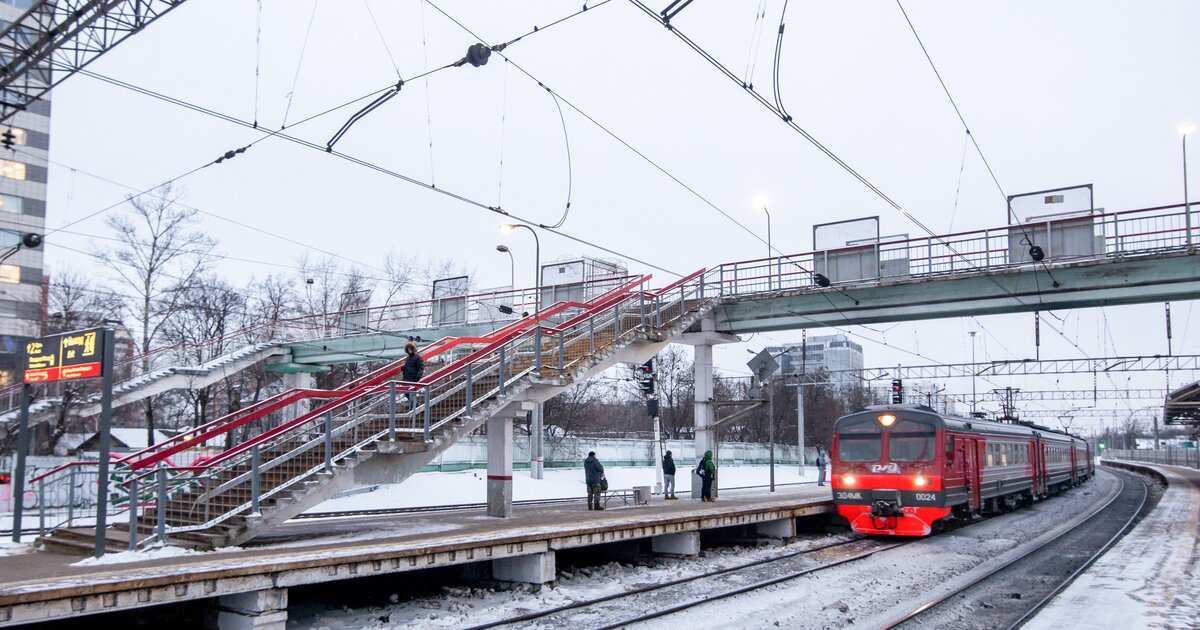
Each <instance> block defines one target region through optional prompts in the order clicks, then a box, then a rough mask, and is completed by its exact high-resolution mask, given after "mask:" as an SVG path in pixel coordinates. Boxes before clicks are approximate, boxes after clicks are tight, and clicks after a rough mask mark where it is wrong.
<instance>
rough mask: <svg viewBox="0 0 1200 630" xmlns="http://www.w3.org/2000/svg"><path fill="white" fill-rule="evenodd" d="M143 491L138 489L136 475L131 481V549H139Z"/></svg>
mask: <svg viewBox="0 0 1200 630" xmlns="http://www.w3.org/2000/svg"><path fill="white" fill-rule="evenodd" d="M140 495H141V492H140V491H139V490H138V478H137V476H136V475H135V476H134V477H133V480H131V481H130V482H129V550H130V551H137V543H138V539H137V536H138V533H137V520H138V503H139V502H140V501H141V496H140Z"/></svg>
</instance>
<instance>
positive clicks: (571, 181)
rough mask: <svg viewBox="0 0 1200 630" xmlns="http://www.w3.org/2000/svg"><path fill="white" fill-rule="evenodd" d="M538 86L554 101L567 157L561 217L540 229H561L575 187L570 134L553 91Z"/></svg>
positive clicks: (565, 118) (560, 105) (506, 63)
mask: <svg viewBox="0 0 1200 630" xmlns="http://www.w3.org/2000/svg"><path fill="white" fill-rule="evenodd" d="M504 65H505V68H507V67H508V60H507V59H506V60H505V64H504ZM538 85H539V87H541V88H543V89H545V90H546V93H547V94H549V95H550V98H551V99H552V100H553V101H554V108H555V109H557V110H558V120H559V122H561V123H562V130H563V145H564V146H565V147H566V153H567V156H566V157H567V202H566V205H564V206H563V213H562V216H561V217H559V218H558V221H557V222H555V224H554V225H543V226H542V227H546V228H550V229H555V228H560V227H562V224H563V223H565V222H566V220H567V215H568V214H570V213H571V190H572V188H574V185H575V175H574V173H573V172H572V166H571V134H569V133H567V117H566V116H564V115H563V110H562V104H561V103H559V102H558V97H557V96H555V94H554V91H553V90H551V89H550V88H547V87H546V86H545V85H541V84H538Z"/></svg>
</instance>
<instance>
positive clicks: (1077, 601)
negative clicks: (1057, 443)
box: [1025, 462, 1200, 630]
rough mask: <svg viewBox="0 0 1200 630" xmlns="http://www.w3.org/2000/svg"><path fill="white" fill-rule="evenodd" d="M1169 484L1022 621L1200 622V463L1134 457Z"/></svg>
mask: <svg viewBox="0 0 1200 630" xmlns="http://www.w3.org/2000/svg"><path fill="white" fill-rule="evenodd" d="M1114 463H1115V464H1117V465H1118V466H1121V467H1129V468H1134V469H1137V468H1142V469H1152V470H1154V471H1157V472H1158V473H1159V474H1161V475H1162V476H1163V477H1164V478H1165V479H1166V480H1167V484H1168V486H1167V491H1166V493H1165V494H1164V495H1163V497H1162V500H1161V501H1160V502H1159V504H1158V505H1157V506H1156V507H1155V508H1154V510H1153V511H1152V512H1151V513H1150V515H1149V516H1147V517H1146V519H1145V520H1143V521H1142V522H1141V523H1139V524H1138V525H1137V526H1136V527H1134V529H1133V531H1131V532H1129V534H1127V535H1126V536H1125V537H1124V538H1122V539H1121V541H1120V542H1118V543H1117V544H1116V545H1115V546H1114V547H1113V548H1112V549H1110V550H1109V551H1108V553H1106V554H1104V556H1102V557H1101V558H1100V559H1099V560H1097V561H1096V563H1095V564H1093V565H1092V566H1091V568H1089V569H1088V570H1087V571H1085V572H1084V573H1083V575H1080V576H1079V578H1078V579H1076V580H1075V582H1073V583H1072V584H1071V586H1069V587H1067V590H1065V591H1063V592H1062V593H1061V594H1059V596H1058V597H1056V598H1055V599H1054V600H1053V601H1051V602H1050V604H1049V605H1048V606H1047V607H1046V608H1045V609H1043V610H1042V612H1041V613H1040V614H1039V615H1037V616H1036V617H1034V618H1033V619H1032V620H1030V622H1029V623H1028V624H1027V625H1026V626H1025V627H1026V628H1035V629H1039V630H1047V629H1055V630H1059V629H1066V628H1089V629H1090V628H1195V627H1197V624H1198V623H1200V621H1198V620H1200V571H1197V567H1200V470H1194V469H1190V468H1180V467H1177V466H1161V465H1157V464H1155V465H1151V464H1142V463H1137V462H1114Z"/></svg>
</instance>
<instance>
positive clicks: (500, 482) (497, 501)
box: [487, 414, 513, 518]
mask: <svg viewBox="0 0 1200 630" xmlns="http://www.w3.org/2000/svg"><path fill="white" fill-rule="evenodd" d="M512 474H513V419H512V416H510V415H506V414H505V415H496V416H492V417H491V418H488V421H487V514H488V516H496V517H500V518H508V517H510V516H512Z"/></svg>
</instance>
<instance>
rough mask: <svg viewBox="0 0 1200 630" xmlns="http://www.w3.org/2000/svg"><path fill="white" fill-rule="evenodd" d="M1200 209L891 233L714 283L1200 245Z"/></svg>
mask: <svg viewBox="0 0 1200 630" xmlns="http://www.w3.org/2000/svg"><path fill="white" fill-rule="evenodd" d="M1197 208H1200V206H1192V208H1191V209H1190V213H1187V212H1185V210H1184V206H1183V204H1176V205H1169V206H1158V207H1153V208H1142V209H1137V210H1127V211H1122V212H1112V213H1106V212H1103V211H1099V212H1096V213H1093V214H1083V215H1073V216H1060V217H1051V218H1047V219H1045V220H1038V221H1034V222H1029V223H1025V224H1020V225H1008V226H1003V227H997V228H989V229H983V230H972V231H968V232H958V233H954V234H946V235H939V236H931V237H920V238H893V237H884V238H882V239H879V240H873V239H872V240H867V241H858V242H852V243H850V244H848V245H846V246H845V247H839V248H834V249H827V250H821V251H813V252H803V253H799V254H788V255H784V256H777V257H773V258H761V259H756V260H747V261H739V262H732V263H725V264H722V265H720V266H718V267H716V268H714V269H712V270H711V271H710V272H709V273H708V274H707V275H706V281H707V284H708V288H709V290H710V291H712V292H715V293H716V294H719V295H739V294H747V293H761V292H767V291H783V290H789V291H790V290H796V289H820V288H822V287H824V286H831V285H832V286H839V285H840V286H852V285H858V284H869V283H877V282H886V281H896V280H904V279H909V278H922V277H932V276H943V275H952V274H960V273H972V272H988V271H997V270H1003V269H1010V268H1015V267H1022V266H1033V265H1041V264H1055V263H1060V262H1072V261H1080V260H1087V259H1099V258H1109V257H1115V256H1140V255H1150V254H1156V253H1161V252H1166V251H1176V250H1183V249H1187V248H1190V247H1197V246H1200V210H1198V209H1197ZM1189 214H1190V217H1189ZM1189 219H1190V220H1189ZM1035 245H1036V246H1037V247H1039V248H1041V253H1042V254H1043V258H1042V259H1041V260H1034V259H1033V257H1032V254H1031V251H1030V249H1031V248H1032V247H1033V246H1035Z"/></svg>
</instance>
